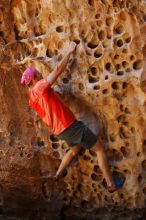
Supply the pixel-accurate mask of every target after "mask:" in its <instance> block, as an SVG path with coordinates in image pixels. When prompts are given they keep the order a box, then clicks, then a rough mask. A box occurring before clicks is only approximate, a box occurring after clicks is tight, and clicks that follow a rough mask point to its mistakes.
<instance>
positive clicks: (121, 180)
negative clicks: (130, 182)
mask: <svg viewBox="0 0 146 220" xmlns="http://www.w3.org/2000/svg"><path fill="white" fill-rule="evenodd" d="M124 183H125V178H124V177H117V178H116V179H114V182H113V185H112V186H108V191H109V192H110V193H113V192H115V191H117V190H118V189H120V188H122V186H123V185H124Z"/></svg>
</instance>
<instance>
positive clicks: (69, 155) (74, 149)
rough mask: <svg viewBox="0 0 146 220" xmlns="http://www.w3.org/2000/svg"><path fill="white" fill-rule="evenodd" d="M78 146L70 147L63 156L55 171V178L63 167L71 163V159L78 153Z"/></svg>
mask: <svg viewBox="0 0 146 220" xmlns="http://www.w3.org/2000/svg"><path fill="white" fill-rule="evenodd" d="M79 150H80V146H79V145H77V146H75V147H72V148H71V149H70V150H69V151H68V152H67V153H66V154H65V155H64V157H63V159H62V161H61V164H60V166H59V168H58V170H57V172H56V175H55V178H58V177H59V176H60V175H61V173H62V172H63V171H64V170H65V168H66V167H67V166H68V165H69V164H70V163H71V161H72V159H73V158H74V157H75V156H76V155H77V154H78V152H79Z"/></svg>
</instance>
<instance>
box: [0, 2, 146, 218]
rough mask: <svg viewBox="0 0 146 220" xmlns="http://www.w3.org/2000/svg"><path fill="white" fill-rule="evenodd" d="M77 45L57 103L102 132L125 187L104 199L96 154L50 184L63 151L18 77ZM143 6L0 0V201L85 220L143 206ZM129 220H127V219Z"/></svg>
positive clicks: (45, 68) (44, 67) (46, 67)
mask: <svg viewBox="0 0 146 220" xmlns="http://www.w3.org/2000/svg"><path fill="white" fill-rule="evenodd" d="M70 41H74V42H76V44H77V48H76V51H75V53H74V55H73V56H72V59H71V61H70V63H69V65H68V67H67V69H66V70H65V71H64V73H63V74H62V75H61V76H60V78H59V79H58V81H57V84H58V85H59V86H61V87H62V89H63V92H64V94H63V97H62V98H63V99H64V100H65V102H66V103H67V105H68V106H69V107H70V108H71V109H72V111H73V112H74V113H75V115H76V117H77V118H78V119H80V120H83V121H84V122H85V123H86V124H87V125H88V126H89V127H90V128H91V129H92V130H93V131H94V132H95V133H96V134H98V133H99V130H100V131H101V134H102V138H103V140H104V143H105V147H106V151H107V155H108V158H109V163H110V166H111V169H112V172H113V173H114V174H117V173H119V174H120V175H122V176H125V177H126V183H125V185H124V188H123V189H122V190H120V191H119V192H116V193H114V194H112V195H111V194H109V193H108V192H107V191H106V190H105V188H104V187H103V184H102V183H103V176H102V173H101V171H100V170H99V167H98V161H97V157H96V155H94V154H93V152H92V151H84V152H81V153H80V156H79V157H78V158H77V163H76V164H75V165H74V166H73V167H72V169H71V170H70V171H68V175H67V176H66V177H65V178H64V181H60V182H59V183H58V182H55V183H54V182H51V180H49V179H43V178H41V176H43V175H46V174H51V175H53V174H54V173H55V171H56V169H57V167H58V165H59V161H60V160H61V159H62V157H63V155H64V154H65V152H66V151H67V150H68V149H69V147H68V146H67V144H66V143H65V142H63V141H58V140H57V139H56V137H55V136H54V135H53V134H52V133H51V131H49V130H48V128H47V126H45V125H44V124H43V123H42V122H41V121H40V119H39V118H38V117H37V116H36V115H35V114H34V113H33V112H32V111H31V110H30V108H29V106H28V95H27V92H28V91H27V89H26V88H23V87H22V86H21V85H20V78H21V74H22V72H23V71H24V69H25V68H26V67H27V66H34V67H36V68H37V69H38V70H39V71H40V72H42V74H43V76H46V75H47V74H48V73H49V72H51V70H53V68H54V67H55V65H56V64H57V63H58V62H59V61H60V60H61V58H62V56H63V55H64V52H65V48H66V47H67V45H68V44H69V42H70ZM145 61H146V2H145V1H144V0H139V1H138V0H132V1H131V0H125V1H120V0H113V1H111V0H107V1H105V0H99V1H97V0H77V1H75V0H72V1H71V0H65V1H61V0H31V1H30V0H19V1H18V0H12V1H8V0H1V1H0V64H1V65H0V71H1V73H0V105H1V108H0V202H1V203H0V204H1V206H2V207H3V206H4V207H9V208H14V209H17V208H20V207H21V208H24V207H25V208H24V210H26V209H27V211H28V210H32V209H36V207H39V208H44V209H45V208H46V210H47V211H48V212H49V213H52V215H55V216H57V215H59V214H60V213H61V209H62V210H65V211H64V215H67V216H71V215H73V214H75V213H74V210H76V215H78V216H83V217H86V216H87V213H90V212H91V213H93V212H94V211H95V210H97V208H102V207H106V206H109V205H110V206H111V207H115V206H118V207H120V208H123V209H124V208H125V209H126V208H130V209H132V208H143V207H144V206H145V204H146V171H145V170H146V96H145V93H144V92H146V64H145ZM128 219H131V218H128Z"/></svg>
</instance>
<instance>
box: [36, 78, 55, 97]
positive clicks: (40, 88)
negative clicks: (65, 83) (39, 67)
mask: <svg viewBox="0 0 146 220" xmlns="http://www.w3.org/2000/svg"><path fill="white" fill-rule="evenodd" d="M50 87H51V85H50V84H49V83H48V82H47V81H46V80H45V79H41V80H39V81H38V82H37V83H36V84H35V86H34V88H33V89H34V90H35V92H36V93H37V94H38V95H39V94H43V93H44V92H46V91H47V90H48V89H49V88H50Z"/></svg>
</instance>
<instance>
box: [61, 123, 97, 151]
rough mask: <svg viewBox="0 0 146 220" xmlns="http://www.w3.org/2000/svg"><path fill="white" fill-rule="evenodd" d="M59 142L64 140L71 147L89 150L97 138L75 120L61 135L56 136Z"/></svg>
mask: <svg viewBox="0 0 146 220" xmlns="http://www.w3.org/2000/svg"><path fill="white" fill-rule="evenodd" d="M57 137H58V138H59V139H61V140H65V141H66V142H67V144H68V145H69V146H71V147H73V146H75V145H79V146H81V147H83V148H86V149H90V148H92V147H93V146H94V145H95V144H96V142H97V139H98V138H97V136H96V135H95V134H94V133H93V132H92V131H91V130H90V129H89V128H88V127H87V126H86V125H85V124H84V123H83V122H82V121H77V120H75V121H74V122H73V123H72V124H71V125H70V126H69V127H68V128H66V129H65V130H64V131H63V132H62V133H61V134H59V135H57Z"/></svg>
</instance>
